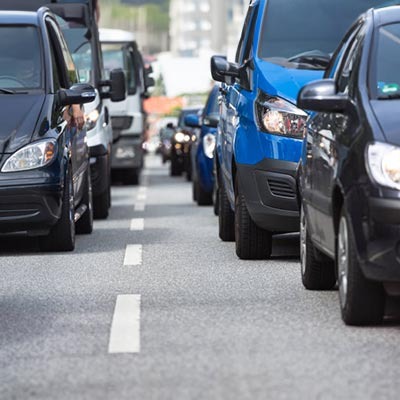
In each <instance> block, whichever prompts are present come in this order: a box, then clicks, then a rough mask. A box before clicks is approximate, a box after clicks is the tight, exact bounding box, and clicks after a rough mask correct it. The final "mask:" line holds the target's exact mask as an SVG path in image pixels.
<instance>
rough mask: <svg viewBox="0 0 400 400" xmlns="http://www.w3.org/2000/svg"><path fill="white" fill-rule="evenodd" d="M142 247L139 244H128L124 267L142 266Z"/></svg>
mask: <svg viewBox="0 0 400 400" xmlns="http://www.w3.org/2000/svg"><path fill="white" fill-rule="evenodd" d="M142 253H143V246H142V245H141V244H128V245H127V246H126V250H125V258H124V265H130V266H137V265H142Z"/></svg>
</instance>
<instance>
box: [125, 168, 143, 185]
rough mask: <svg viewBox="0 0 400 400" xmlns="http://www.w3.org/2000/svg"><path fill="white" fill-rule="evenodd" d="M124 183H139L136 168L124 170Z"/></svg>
mask: <svg viewBox="0 0 400 400" xmlns="http://www.w3.org/2000/svg"><path fill="white" fill-rule="evenodd" d="M124 184H125V185H133V186H137V185H139V171H138V170H137V169H130V170H126V171H124Z"/></svg>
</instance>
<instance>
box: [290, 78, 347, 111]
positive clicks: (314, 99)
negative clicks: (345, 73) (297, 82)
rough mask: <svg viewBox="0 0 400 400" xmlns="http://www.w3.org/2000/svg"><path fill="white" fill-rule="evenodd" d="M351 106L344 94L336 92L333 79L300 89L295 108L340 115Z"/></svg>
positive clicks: (316, 82)
mask: <svg viewBox="0 0 400 400" xmlns="http://www.w3.org/2000/svg"><path fill="white" fill-rule="evenodd" d="M350 104H351V101H350V99H349V97H348V96H347V95H346V94H342V93H338V92H337V85H336V82H335V81H334V80H333V79H322V80H319V81H315V82H311V83H309V84H308V85H306V86H304V87H303V89H301V91H300V93H299V96H298V98H297V106H298V107H299V108H301V109H303V110H310V111H320V112H332V113H342V112H344V111H346V110H347V109H348V107H349V105H350Z"/></svg>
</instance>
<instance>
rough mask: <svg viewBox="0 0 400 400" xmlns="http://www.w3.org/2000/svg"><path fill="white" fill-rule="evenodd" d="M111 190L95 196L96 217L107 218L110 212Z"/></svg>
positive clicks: (94, 208)
mask: <svg viewBox="0 0 400 400" xmlns="http://www.w3.org/2000/svg"><path fill="white" fill-rule="evenodd" d="M109 202H110V200H109V191H108V189H107V190H105V191H104V192H103V193H101V194H100V195H97V196H94V197H93V215H94V218H95V219H107V217H108V212H109V207H108V204H109Z"/></svg>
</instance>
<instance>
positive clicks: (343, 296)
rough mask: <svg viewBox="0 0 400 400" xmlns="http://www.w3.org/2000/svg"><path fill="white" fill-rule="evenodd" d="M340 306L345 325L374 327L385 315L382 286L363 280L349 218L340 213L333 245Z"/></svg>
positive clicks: (344, 213) (343, 212)
mask: <svg viewBox="0 0 400 400" xmlns="http://www.w3.org/2000/svg"><path fill="white" fill-rule="evenodd" d="M336 264H337V271H338V282H339V302H340V310H341V314H342V319H343V321H344V322H345V323H346V324H347V325H356V326H360V325H377V324H380V323H382V320H383V316H384V311H385V292H384V289H383V285H382V284H381V283H377V282H373V281H370V280H368V279H366V278H365V276H364V274H363V273H362V271H361V268H360V264H359V262H358V260H357V255H356V251H355V246H354V238H353V234H352V231H351V228H350V224H349V218H348V215H347V214H346V212H345V211H344V210H342V213H341V216H340V222H339V233H338V239H337V245H336Z"/></svg>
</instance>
